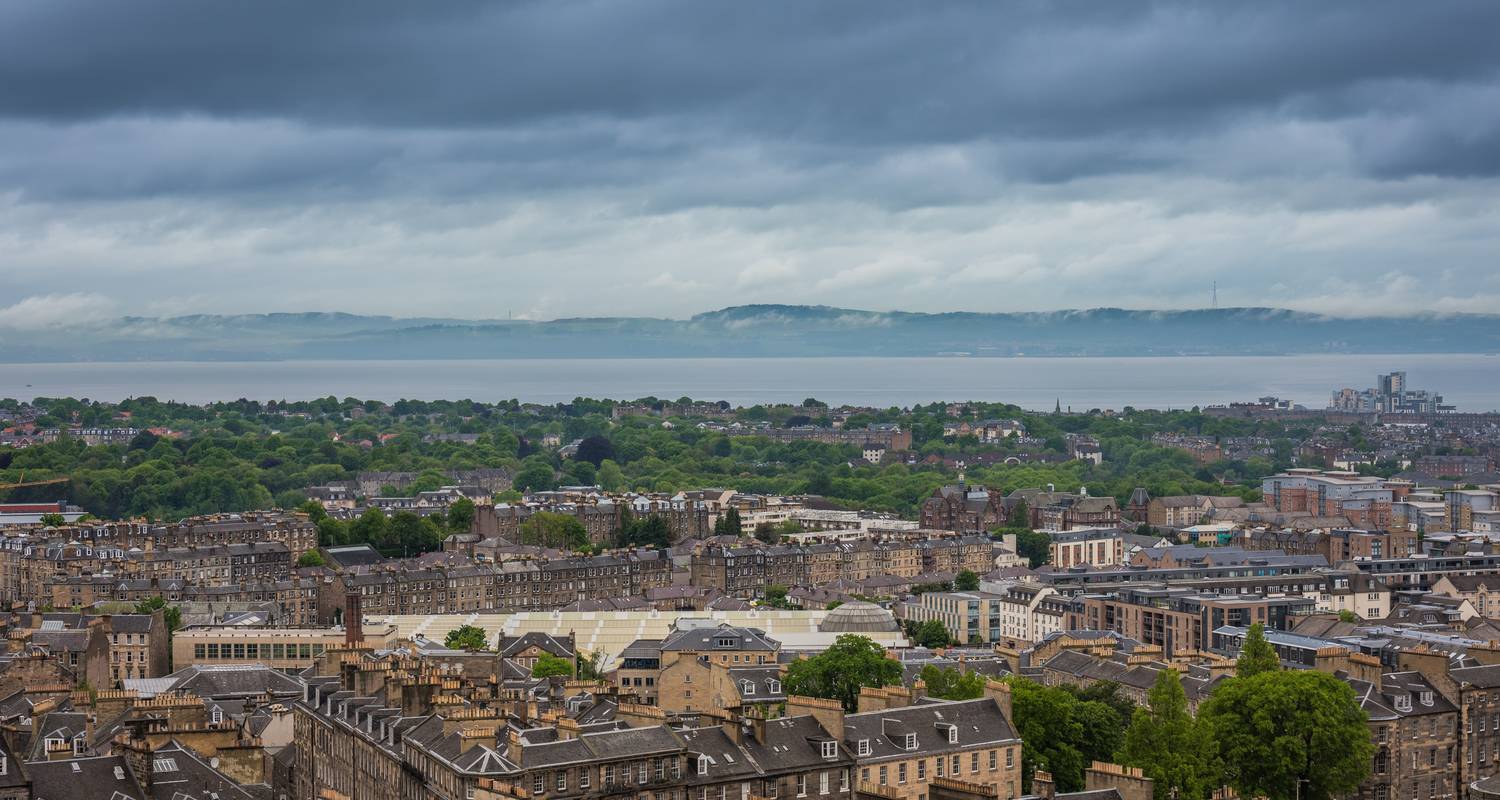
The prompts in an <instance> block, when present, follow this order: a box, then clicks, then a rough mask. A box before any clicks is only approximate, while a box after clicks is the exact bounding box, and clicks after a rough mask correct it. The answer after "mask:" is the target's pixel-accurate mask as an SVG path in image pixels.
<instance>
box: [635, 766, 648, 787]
mask: <svg viewBox="0 0 1500 800" xmlns="http://www.w3.org/2000/svg"><path fill="white" fill-rule="evenodd" d="M636 782H637V783H645V782H646V762H644V761H642V762H641V765H640V768H639V769H638V770H636Z"/></svg>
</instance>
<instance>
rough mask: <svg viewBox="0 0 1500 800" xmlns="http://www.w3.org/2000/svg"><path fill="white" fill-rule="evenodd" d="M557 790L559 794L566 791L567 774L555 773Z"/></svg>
mask: <svg viewBox="0 0 1500 800" xmlns="http://www.w3.org/2000/svg"><path fill="white" fill-rule="evenodd" d="M557 790H558V791H559V792H566V791H567V790H568V773H566V772H559V773H557Z"/></svg>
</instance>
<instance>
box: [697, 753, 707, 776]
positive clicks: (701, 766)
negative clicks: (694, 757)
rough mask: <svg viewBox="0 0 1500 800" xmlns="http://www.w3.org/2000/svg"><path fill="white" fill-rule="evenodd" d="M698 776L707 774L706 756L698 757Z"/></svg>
mask: <svg viewBox="0 0 1500 800" xmlns="http://www.w3.org/2000/svg"><path fill="white" fill-rule="evenodd" d="M698 774H699V775H707V774H708V756H698Z"/></svg>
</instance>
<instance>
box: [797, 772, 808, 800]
mask: <svg viewBox="0 0 1500 800" xmlns="http://www.w3.org/2000/svg"><path fill="white" fill-rule="evenodd" d="M797 796H798V797H806V796H807V776H806V775H798V776H797Z"/></svg>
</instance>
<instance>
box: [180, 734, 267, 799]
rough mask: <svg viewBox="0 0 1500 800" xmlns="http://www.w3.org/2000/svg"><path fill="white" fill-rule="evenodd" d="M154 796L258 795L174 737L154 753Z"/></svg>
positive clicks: (252, 796) (181, 797)
mask: <svg viewBox="0 0 1500 800" xmlns="http://www.w3.org/2000/svg"><path fill="white" fill-rule="evenodd" d="M267 789H268V790H269V787H267ZM210 793H212V794H210ZM151 795H152V797H153V798H154V800H210V798H217V799H218V800H256V798H257V797H258V795H257V794H255V793H252V792H250V791H248V790H247V789H245V788H244V787H242V786H240V784H238V783H235V782H234V781H233V780H230V779H229V778H228V777H226V776H225V775H224V774H223V773H222V772H219V771H218V770H217V769H214V768H213V767H212V766H209V764H208V763H206V762H204V761H203V759H202V758H200V757H199V756H198V754H197V753H195V752H193V751H192V750H189V749H187V748H185V747H183V746H182V745H181V744H178V743H177V742H176V741H175V740H174V741H172V742H171V743H170V744H168V745H167V746H165V747H161V748H158V749H157V750H156V752H155V753H153V754H152V769H151Z"/></svg>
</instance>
